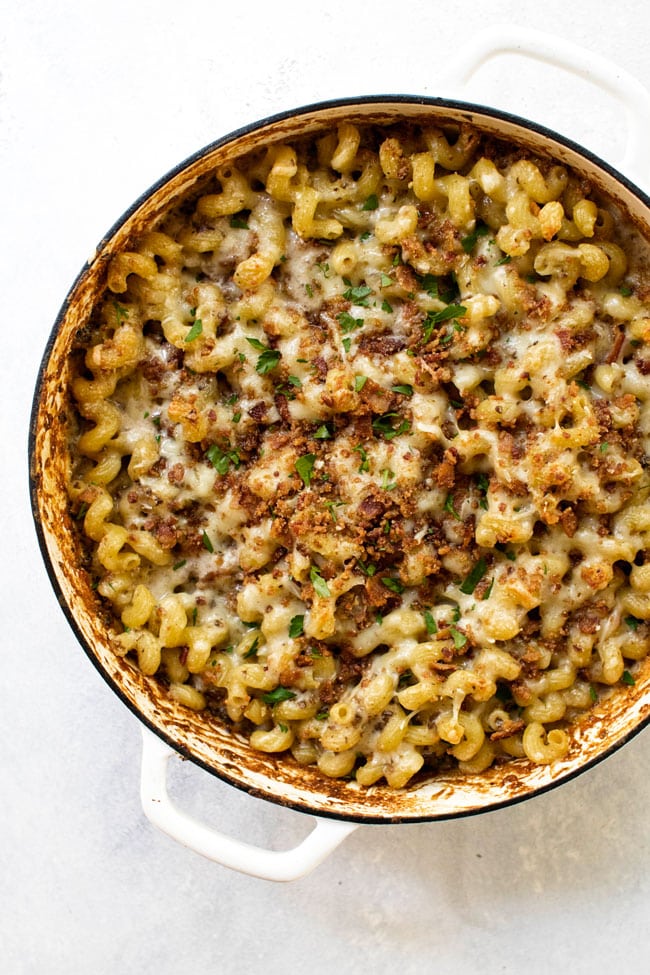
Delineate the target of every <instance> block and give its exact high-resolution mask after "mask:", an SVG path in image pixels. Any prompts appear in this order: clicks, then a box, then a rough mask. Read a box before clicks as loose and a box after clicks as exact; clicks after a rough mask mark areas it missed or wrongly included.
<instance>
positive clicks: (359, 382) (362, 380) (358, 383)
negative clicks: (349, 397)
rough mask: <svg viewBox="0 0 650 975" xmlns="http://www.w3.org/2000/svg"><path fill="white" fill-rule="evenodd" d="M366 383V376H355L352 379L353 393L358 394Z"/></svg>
mask: <svg viewBox="0 0 650 975" xmlns="http://www.w3.org/2000/svg"><path fill="white" fill-rule="evenodd" d="M367 382H368V377H367V376H355V377H354V391H355V393H360V392H361V390H362V389H363V387H364V386H365V385H366V383H367Z"/></svg>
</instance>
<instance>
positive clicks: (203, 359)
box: [69, 122, 650, 788]
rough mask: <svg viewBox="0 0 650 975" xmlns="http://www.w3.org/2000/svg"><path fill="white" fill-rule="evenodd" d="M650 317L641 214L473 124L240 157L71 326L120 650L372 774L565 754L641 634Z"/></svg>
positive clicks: (73, 481)
mask: <svg viewBox="0 0 650 975" xmlns="http://www.w3.org/2000/svg"><path fill="white" fill-rule="evenodd" d="M648 343H650V276H649V271H648V258H647V249H646V246H645V243H644V242H643V241H642V240H641V238H640V237H639V236H638V235H637V234H636V233H635V231H634V230H633V229H632V228H631V227H630V226H628V224H627V222H626V221H625V220H624V219H623V217H622V216H621V214H620V213H619V212H617V210H616V209H615V208H614V206H613V205H611V204H610V203H609V202H608V201H607V199H605V198H602V197H601V196H599V194H598V193H597V192H596V190H595V188H594V187H592V186H590V185H589V183H588V182H587V181H586V180H585V179H584V178H582V177H580V176H578V175H577V174H575V173H574V172H572V171H571V170H570V169H568V168H567V167H564V166H562V165H559V164H558V163H557V162H555V161H553V160H551V159H546V158H542V157H534V156H533V155H531V154H530V153H529V152H527V151H526V150H525V149H522V148H520V147H516V146H509V145H506V144H503V143H500V142H498V141H496V140H494V139H493V138H491V137H490V138H488V137H486V136H484V135H482V134H481V133H480V132H479V131H478V130H474V129H473V128H472V127H470V126H465V125H460V126H453V127H445V126H443V127H442V128H436V127H435V125H433V124H431V123H423V124H422V125H421V126H420V125H417V124H415V123H410V122H409V123H403V124H391V125H379V124H370V123H363V124H353V123H352V122H349V123H348V122H344V123H341V124H339V125H337V126H336V127H334V128H332V129H331V130H322V131H320V132H319V133H317V134H316V135H313V136H309V137H307V136H305V137H303V138H298V139H295V140H292V141H291V142H290V143H288V142H284V143H282V142H276V143H274V144H271V145H269V146H268V147H266V148H265V149H264V150H260V151H256V152H252V153H249V154H248V155H245V156H241V157H240V158H237V159H233V160H232V161H231V162H230V163H229V164H227V165H223V166H221V167H220V168H217V169H216V171H214V173H213V174H212V175H211V177H210V179H201V180H200V181H199V182H198V183H197V184H196V185H195V186H194V188H193V189H192V191H191V192H189V193H186V194H185V195H184V196H183V198H182V199H181V200H180V201H179V202H178V205H176V206H175V207H174V208H173V209H172V210H170V211H169V212H166V213H165V214H164V215H163V216H162V217H161V218H160V219H159V220H158V221H157V223H156V224H155V226H152V227H151V228H150V229H149V231H148V232H146V233H144V234H142V235H141V236H140V237H139V238H138V239H135V240H133V241H132V242H131V244H130V245H129V248H128V249H126V250H124V251H121V252H120V253H118V254H117V255H116V256H114V257H113V258H112V260H111V263H110V265H109V267H108V269H107V278H106V287H105V292H104V296H103V299H102V302H101V304H100V306H99V307H98V308H97V309H96V310H95V311H94V312H93V314H92V315H91V316H90V318H89V320H88V322H87V324H86V325H85V326H84V327H83V328H81V329H80V330H79V332H78V334H77V339H76V346H75V350H74V366H73V378H72V381H71V397H72V402H73V407H74V409H73V412H74V421H73V423H72V432H71V437H70V442H71V453H72V468H71V475H70V480H69V496H70V505H71V513H72V517H73V520H74V523H75V525H77V526H78V528H79V533H80V538H81V540H82V545H83V548H84V551H85V555H86V565H87V569H88V573H89V574H90V577H91V579H92V585H93V587H94V588H95V589H96V590H97V592H98V594H99V598H100V599H101V601H102V603H103V604H104V606H105V608H106V610H107V618H108V620H109V625H110V627H111V629H112V631H113V634H114V635H113V638H112V639H113V643H114V648H115V652H116V653H117V654H119V655H122V656H124V657H126V658H128V659H129V660H131V661H132V662H133V664H134V665H137V666H138V667H139V668H140V670H141V671H142V672H143V673H144V674H145V675H149V676H150V677H151V678H152V679H153V680H156V681H159V682H161V683H162V684H163V685H164V686H165V687H167V688H168V693H169V695H171V697H172V698H173V699H174V700H175V701H177V702H178V704H179V705H180V706H182V707H186V708H191V709H194V710H199V711H203V713H204V715H205V721H206V722H213V721H218V722H224V723H226V724H227V725H230V726H231V727H232V729H233V733H235V734H238V735H241V736H244V737H245V738H246V739H247V740H248V741H249V742H250V745H251V746H252V748H253V749H258V750H261V751H263V752H272V753H289V754H290V755H291V756H292V760H295V762H297V763H299V764H303V765H316V766H317V767H318V769H319V770H320V771H321V772H322V773H323V774H324V775H326V776H330V777H352V778H356V780H357V781H358V782H359V783H360V784H361V785H362V786H370V785H372V784H373V783H378V782H385V783H386V784H387V785H388V786H389V787H390V788H402V787H404V786H406V785H407V783H409V782H411V783H417V781H418V777H417V776H418V773H419V777H420V778H421V777H422V775H425V774H426V775H433V774H435V772H436V770H437V769H441V768H448V767H450V766H457V767H458V768H459V769H460V770H461V771H471V772H481V771H482V770H484V769H487V768H488V767H489V766H491V765H492V764H493V763H495V762H504V761H509V760H512V759H517V758H521V759H527V760H529V761H530V762H532V763H550V762H552V761H554V760H556V759H560V758H562V757H563V756H565V755H566V754H567V753H568V752H569V750H570V749H571V747H572V744H571V743H572V738H571V729H572V726H574V724H575V722H576V721H579V720H580V718H581V716H582V715H585V714H586V713H587V712H588V711H589V709H590V708H592V706H593V705H594V704H595V703H596V702H597V701H598V700H599V698H600V697H602V696H604V695H607V694H611V693H613V689H614V688H615V687H616V686H617V685H625V684H633V683H634V680H635V662H636V661H639V660H641V659H642V658H643V657H645V656H646V654H647V653H648V648H649V637H650V632H649V624H648V621H649V620H650V556H649V554H648V552H649V544H650V506H649V505H648V503H647V500H648V488H649V487H650V476H649V472H648V455H649V453H650V451H649V448H648V441H649V437H650V382H649V379H648V376H649V375H650V348H649V345H648ZM621 690H622V692H623V693H624V692H625V688H624V687H622V689H621ZM414 776H416V778H414Z"/></svg>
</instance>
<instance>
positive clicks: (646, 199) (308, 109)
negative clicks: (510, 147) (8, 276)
mask: <svg viewBox="0 0 650 975" xmlns="http://www.w3.org/2000/svg"><path fill="white" fill-rule="evenodd" d="M399 105H409V106H421V107H422V108H432V109H438V110H440V111H442V112H444V111H453V112H464V113H467V115H468V116H471V115H479V116H483V117H487V118H490V119H493V120H495V121H497V122H505V123H507V124H510V125H514V126H517V127H519V128H521V129H523V130H526V131H529V132H532V133H534V134H536V135H539V136H541V137H543V138H544V139H546V140H549V141H550V142H554V143H556V144H558V145H561V146H563V147H564V148H566V149H568V150H570V151H572V152H573V153H575V154H576V155H577V156H579V157H582V158H583V159H585V160H586V161H588V162H589V163H591V164H593V165H595V166H597V167H598V168H599V169H601V170H602V171H603V172H605V173H606V174H608V175H609V176H610V177H611V178H612V179H613V180H614V181H615V182H617V183H619V184H620V185H621V186H623V187H624V188H625V189H626V190H627V191H628V192H630V193H631V194H632V195H633V196H635V197H636V198H637V199H639V200H640V201H641V202H642V203H643V204H644V205H645V206H646V207H647V208H649V209H650V196H649V195H648V194H647V193H646V192H645V191H644V190H642V189H641V188H640V187H639V186H637V185H636V184H635V183H633V182H632V181H631V180H630V179H628V178H627V177H626V176H625V175H624V174H623V173H621V172H620V171H619V170H617V169H616V168H615V167H614V166H613V165H611V164H610V163H607V162H605V161H604V160H603V159H601V158H600V157H599V156H597V155H596V154H595V153H593V152H591V151H590V150H588V149H586V148H584V147H583V146H581V145H580V144H579V143H576V142H574V141H573V140H571V139H570V138H568V137H566V136H564V135H561V134H559V133H557V132H555V131H553V130H552V129H550V128H548V127H547V126H544V125H541V124H539V123H536V122H532V121H530V120H528V119H525V118H522V117H521V116H517V115H514V114H512V113H510V112H507V111H503V110H501V109H495V108H492V107H489V106H485V105H481V104H479V103H476V102H465V101H459V100H456V99H446V98H440V97H434V96H423V95H407V94H402V95H361V96H358V97H354V96H351V97H346V98H337V99H331V100H324V101H319V102H313V103H310V104H307V105H304V106H301V107H298V108H295V109H287V110H285V111H282V112H279V113H277V114H273V115H269V116H266V117H264V118H263V119H260V120H258V121H255V122H251V123H248V124H247V125H244V126H242V127H241V128H238V129H235V130H232V131H231V132H229V133H228V134H226V135H224V136H221V137H220V138H218V139H216V140H214V141H213V142H210V143H209V144H207V145H205V146H204V147H202V148H201V149H198V150H197V151H196V152H194V153H192V154H191V155H190V156H188V157H186V158H185V159H184V160H183V161H182V162H180V163H179V164H178V165H176V166H174V167H173V168H172V169H170V170H168V171H167V172H166V173H165V174H164V175H163V176H162V177H160V178H159V179H158V180H157V181H156V182H154V183H153V184H151V185H150V187H149V188H148V189H147V190H145V191H144V192H143V193H141V194H140V196H138V198H137V199H136V200H135V201H134V202H133V203H132V204H131V205H130V206H129V207H128V208H127V209H126V210H125V211H124V212H123V214H122V216H121V217H119V218H118V219H117V220H116V221H115V222H114V224H113V225H112V226H111V227H110V229H109V230H108V231H107V233H106V234H105V235H104V236H103V237H102V238H101V240H100V241H99V243H98V244H97V246H96V250H95V257H93V258H92V261H87V262H86V263H85V264H84V265H83V267H82V269H81V271H80V272H79V274H78V275H77V277H76V278H75V280H74V282H73V284H72V286H71V287H70V289H69V291H68V293H67V295H66V297H65V299H64V301H63V304H62V305H61V308H60V309H59V312H58V314H57V316H56V319H55V321H54V325H53V327H52V329H51V332H50V335H49V337H48V340H47V342H46V344H45V348H44V352H43V356H42V358H41V362H40V365H39V368H38V372H37V379H36V384H35V390H34V395H33V399H32V406H31V413H30V421H29V431H28V463H29V471H28V479H29V493H30V505H31V511H32V517H33V521H34V527H35V531H36V536H37V541H38V546H39V549H40V552H41V557H42V559H43V562H44V564H45V568H46V572H47V575H48V578H49V580H50V584H51V586H52V588H53V590H54V593H55V596H56V598H57V602H58V603H59V606H60V607H61V609H62V611H63V614H64V616H65V618H66V620H67V622H68V624H69V626H70V628H71V629H72V631H73V633H74V634H75V636H76V637H77V640H78V642H79V644H80V645H81V647H82V649H83V650H84V652H85V654H86V656H87V657H88V658H89V660H90V661H91V663H92V664H93V666H94V667H95V669H96V670H97V671H98V672H99V674H100V675H101V677H102V678H103V679H104V681H105V682H106V683H107V684H108V686H109V687H110V689H111V690H112V691H113V693H115V694H116V695H117V697H118V698H120V700H121V701H122V702H123V703H124V704H125V705H126V706H127V708H128V709H129V710H130V711H131V713H132V714H133V715H134V716H135V717H136V718H137V719H138V720H139V721H140V722H141V723H142V724H143V725H145V727H146V728H148V729H149V730H150V731H151V732H152V733H153V734H155V735H156V736H157V737H158V738H160V739H161V740H162V741H164V742H165V744H167V745H168V746H169V748H170V749H171V750H172V751H174V752H176V753H178V754H179V755H180V756H182V757H183V758H186V759H188V760H190V761H191V762H192V763H193V764H194V765H196V766H198V767H199V768H201V769H203V770H204V771H206V772H208V773H209V774H210V775H213V776H215V778H217V779H219V780H220V781H222V782H224V783H226V784H227V785H230V786H234V787H235V788H236V789H239V790H240V791H241V792H244V793H246V794H247V795H250V796H252V797H253V798H258V799H264V800H266V801H268V802H271V803H274V804H276V805H279V806H282V807H285V808H287V809H292V810H294V811H296V812H301V813H305V814H307V815H309V816H312V817H317V818H322V819H333V820H338V821H342V822H351V823H357V824H359V825H396V824H402V825H408V824H414V825H415V824H418V823H430V822H444V821H446V820H454V819H461V818H467V817H470V816H477V815H481V814H485V813H489V812H495V811H497V810H499V809H504V808H507V807H509V806H516V805H518V804H520V803H522V802H525V801H527V800H530V799H534V798H536V797H537V796H541V795H543V794H544V793H547V792H550V791H551V790H554V789H556V788H558V787H559V786H561V785H564V784H565V783H567V782H570V781H571V780H572V779H575V778H576V777H577V776H579V775H581V774H582V773H583V772H586V771H588V770H589V769H592V768H594V767H595V766H596V765H599V764H600V763H601V762H603V761H604V760H605V759H606V758H609V757H610V756H611V755H614V754H615V753H616V752H618V751H619V750H620V749H621V748H622V747H623V746H624V745H626V744H627V743H628V742H630V741H631V740H632V739H634V738H636V737H637V735H639V734H640V733H641V731H643V730H644V729H645V728H646V727H647V726H648V725H649V724H650V714H648V715H647V716H646V717H645V718H643V719H642V720H640V721H638V722H637V724H636V725H635V726H634V727H632V728H631V729H630V730H629V731H628V732H626V733H625V734H624V735H622V736H621V738H620V739H618V740H617V741H615V742H613V743H612V744H610V745H608V746H607V747H606V748H604V750H603V751H602V752H600V753H599V754H598V755H595V756H594V757H593V758H590V759H589V760H588V761H585V762H584V763H581V764H580V765H578V766H576V767H575V768H572V769H570V770H569V771H567V772H566V773H564V774H563V775H561V776H559V777H558V778H557V779H554V780H552V781H550V782H548V783H546V784H544V785H540V786H536V787H533V788H531V789H530V791H529V792H526V793H523V794H521V795H517V796H512V797H510V798H506V799H501V800H496V801H494V802H490V803H487V804H485V805H480V806H477V807H475V808H467V809H460V810H456V811H453V812H448V813H436V812H435V811H434V812H432V813H429V814H422V815H414V816H400V815H391V814H370V815H363V814H360V813H359V814H357V813H345V812H338V811H332V810H328V809H327V808H324V809H320V808H318V809H316V808H314V807H313V806H312V805H310V803H309V802H308V801H307V800H305V801H299V800H289V799H284V798H283V797H282V796H278V795H275V794H273V793H270V792H266V791H264V790H261V789H259V788H256V787H255V786H252V785H249V784H247V783H245V782H241V781H240V780H238V779H237V778H235V777H231V776H230V775H229V774H228V773H226V772H223V771H219V770H217V769H215V768H213V767H212V766H211V765H209V764H208V763H207V762H206V761H205V760H203V759H201V758H200V757H198V756H196V755H194V754H193V753H192V752H191V751H190V750H189V749H188V748H185V747H184V746H182V745H180V744H179V743H178V742H177V741H176V740H175V739H174V738H173V736H171V735H170V734H168V733H167V732H166V731H165V730H164V729H163V728H159V727H158V726H157V725H156V724H154V723H153V721H151V720H150V719H149V718H147V717H146V716H145V715H144V714H143V712H142V711H141V710H140V709H139V708H138V707H137V706H136V705H135V703H134V702H133V701H132V700H131V698H130V697H129V696H128V695H127V694H126V692H125V691H124V690H123V689H122V688H121V686H120V685H119V684H118V683H117V682H116V681H115V680H114V679H113V677H112V676H111V675H110V674H109V673H108V672H107V671H106V670H105V669H104V667H103V666H102V665H101V663H100V661H99V659H98V657H97V656H96V654H95V653H94V652H93V650H92V648H91V647H90V645H89V643H88V641H87V640H86V638H85V636H84V635H83V633H82V631H81V628H80V627H79V624H78V623H77V620H76V618H75V615H74V613H73V611H72V609H71V607H70V606H69V604H68V601H67V600H66V598H65V596H64V594H63V590H62V587H61V585H60V583H59V580H58V577H57V575H56V571H55V569H54V565H53V563H52V559H51V557H50V553H49V550H48V547H47V541H46V538H45V533H44V531H43V526H42V524H41V519H40V512H39V506H38V476H37V474H36V470H35V451H36V431H37V427H38V418H39V412H40V400H41V396H42V388H43V382H44V376H45V372H46V369H47V365H48V363H49V360H50V356H51V354H52V349H53V346H54V343H55V341H56V338H57V335H58V333H59V329H60V327H61V325H62V323H63V321H64V319H65V317H66V315H67V312H68V308H69V306H70V302H71V300H72V298H73V297H74V295H75V293H76V291H77V289H78V287H79V286H80V284H81V282H82V281H83V279H84V278H85V277H86V275H87V274H88V272H89V270H90V267H91V264H92V262H94V260H96V258H97V256H99V255H100V254H101V252H102V250H103V248H104V247H105V246H106V244H107V243H108V242H109V241H110V240H111V239H112V238H113V237H114V235H115V234H116V233H117V232H118V231H119V230H120V228H121V227H122V226H123V225H124V224H125V223H126V222H127V221H128V220H129V219H130V218H131V217H132V216H133V214H134V213H135V212H136V211H137V210H138V209H139V208H140V207H141V206H142V205H143V204H144V203H145V202H146V201H147V200H148V199H150V197H151V196H152V195H154V194H155V193H157V192H158V190H160V189H161V188H162V187H163V186H165V185H166V184H167V183H168V182H169V181H170V180H171V179H173V178H174V177H176V176H178V175H179V174H180V173H182V172H183V171H184V170H186V169H188V168H189V167H190V166H192V165H193V164H195V163H196V162H198V161H200V160H201V159H203V158H204V157H205V156H208V155H210V154H211V153H212V152H214V151H215V150H216V149H219V148H222V147H224V146H227V145H228V144H229V143H231V142H235V141H236V140H238V139H240V138H241V137H243V136H246V135H249V134H251V133H253V132H257V131H259V130H260V129H263V128H265V127H267V126H271V125H276V124H278V123H281V122H283V121H288V120H292V119H297V118H300V117H301V116H306V115H317V114H319V113H321V112H322V113H325V112H328V111H331V110H333V109H341V108H343V109H344V108H350V109H352V108H358V107H369V108H371V107H373V106H376V107H377V108H380V107H381V106H386V107H389V108H390V107H395V106H399ZM406 791H408V790H406Z"/></svg>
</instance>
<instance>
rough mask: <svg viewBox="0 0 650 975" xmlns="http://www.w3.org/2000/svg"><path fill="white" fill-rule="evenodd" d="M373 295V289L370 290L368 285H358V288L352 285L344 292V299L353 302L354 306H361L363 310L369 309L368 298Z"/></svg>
mask: <svg viewBox="0 0 650 975" xmlns="http://www.w3.org/2000/svg"><path fill="white" fill-rule="evenodd" d="M345 283H346V284H347V283H348V282H347V281H346V282H345ZM371 294H372V288H369V287H368V285H366V284H362V285H358V286H357V287H353V286H352V285H350V287H349V288H348V289H347V291H344V292H343V297H344V298H345V299H346V301H351V302H352V304H353V305H360V306H361V307H363V308H367V307H368V298H369V297H370V295H371Z"/></svg>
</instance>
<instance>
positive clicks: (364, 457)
mask: <svg viewBox="0 0 650 975" xmlns="http://www.w3.org/2000/svg"><path fill="white" fill-rule="evenodd" d="M352 450H353V451H355V452H356V453H357V454H359V456H360V457H361V464H360V465H359V474H363V472H364V471H369V470H370V462H369V460H368V454H367V453H366V452H365V450H364V449H363V447H362V446H361V444H357V446H356V447H353V448H352Z"/></svg>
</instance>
